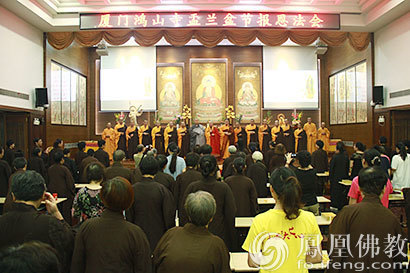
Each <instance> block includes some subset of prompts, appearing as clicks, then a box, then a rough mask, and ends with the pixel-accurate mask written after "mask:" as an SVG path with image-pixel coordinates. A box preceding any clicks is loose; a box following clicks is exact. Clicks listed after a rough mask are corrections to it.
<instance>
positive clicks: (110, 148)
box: [102, 122, 117, 160]
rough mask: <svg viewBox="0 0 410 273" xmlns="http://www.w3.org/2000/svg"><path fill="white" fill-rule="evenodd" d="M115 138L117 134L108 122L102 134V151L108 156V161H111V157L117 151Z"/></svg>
mask: <svg viewBox="0 0 410 273" xmlns="http://www.w3.org/2000/svg"><path fill="white" fill-rule="evenodd" d="M116 137H117V134H116V132H115V130H114V129H113V128H112V127H111V122H108V123H107V127H106V128H105V129H104V131H103V132H102V139H103V140H105V148H104V151H106V152H107V153H108V155H109V156H110V160H112V155H113V154H114V152H115V150H116V149H117V146H116Z"/></svg>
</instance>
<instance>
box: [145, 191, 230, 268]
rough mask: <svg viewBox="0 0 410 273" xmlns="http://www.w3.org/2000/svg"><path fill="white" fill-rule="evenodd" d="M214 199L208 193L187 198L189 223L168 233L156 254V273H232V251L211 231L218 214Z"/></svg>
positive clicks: (194, 194) (160, 242) (203, 192)
mask: <svg viewBox="0 0 410 273" xmlns="http://www.w3.org/2000/svg"><path fill="white" fill-rule="evenodd" d="M216 207H217V205H216V202H215V199H214V197H213V196H212V195H211V194H210V193H208V192H205V191H197V192H195V193H191V194H189V195H188V197H187V199H186V202H185V209H186V211H187V214H188V217H189V219H190V223H187V224H186V225H185V226H184V227H175V228H172V229H170V230H169V231H167V232H166V233H165V234H164V236H163V237H162V238H161V240H160V241H159V243H158V245H157V247H156V248H155V250H154V253H153V266H154V272H155V273H191V272H193V271H195V272H196V273H214V272H218V273H230V272H231V268H230V266H229V251H228V249H227V248H226V246H225V243H224V242H223V240H222V239H221V238H219V237H218V236H215V235H213V234H212V233H211V232H209V230H208V226H209V224H210V223H211V222H212V218H213V217H214V215H215V212H216Z"/></svg>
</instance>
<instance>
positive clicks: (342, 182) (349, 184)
mask: <svg viewBox="0 0 410 273" xmlns="http://www.w3.org/2000/svg"><path fill="white" fill-rule="evenodd" d="M339 183H340V184H342V185H344V186H348V187H350V186H351V185H352V180H349V179H343V180H342V181H339Z"/></svg>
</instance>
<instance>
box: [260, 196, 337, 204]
mask: <svg viewBox="0 0 410 273" xmlns="http://www.w3.org/2000/svg"><path fill="white" fill-rule="evenodd" d="M317 202H318V203H330V202H331V201H330V199H327V198H326V197H324V196H318V197H317ZM258 204H259V205H273V204H275V199H273V198H258Z"/></svg>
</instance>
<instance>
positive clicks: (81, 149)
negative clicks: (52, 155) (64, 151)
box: [75, 141, 88, 169]
mask: <svg viewBox="0 0 410 273" xmlns="http://www.w3.org/2000/svg"><path fill="white" fill-rule="evenodd" d="M85 146H86V144H85V142H84V141H81V142H78V144H77V147H78V152H77V154H76V155H75V164H77V168H78V169H79V168H80V165H81V161H83V159H84V158H86V157H87V156H88V155H87V153H86V152H85Z"/></svg>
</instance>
